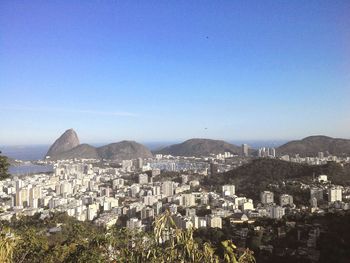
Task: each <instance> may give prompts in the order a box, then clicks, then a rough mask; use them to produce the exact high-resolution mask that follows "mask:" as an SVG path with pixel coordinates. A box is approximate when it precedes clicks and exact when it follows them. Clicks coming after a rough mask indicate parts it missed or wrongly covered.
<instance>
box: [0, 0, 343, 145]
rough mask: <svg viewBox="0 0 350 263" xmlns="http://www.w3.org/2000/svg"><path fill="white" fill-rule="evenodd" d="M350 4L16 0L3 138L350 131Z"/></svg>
mask: <svg viewBox="0 0 350 263" xmlns="http://www.w3.org/2000/svg"><path fill="white" fill-rule="evenodd" d="M349 14H350V2H349V1H336V2H335V1H307V2H305V3H303V4H300V3H298V2H297V1H296V2H282V1H280V2H278V1H264V2H263V3H262V2H261V1H249V3H247V2H245V1H236V2H232V1H222V2H220V3H218V2H215V3H213V2H209V1H203V2H201V4H200V5H199V4H198V3H197V2H194V1H176V2H175V1H173V2H168V1H167V2H159V1H147V3H146V2H139V3H136V2H128V1H125V2H122V1H104V2H100V1H91V2H88V3H87V2H83V1H75V2H72V1H50V2H43V1H31V3H30V4H25V3H24V2H21V1H2V2H1V3H0V36H1V37H0V94H1V104H0V119H1V127H2V128H1V129H0V145H21V144H24V145H29V144H51V143H52V142H53V141H54V140H55V139H57V137H58V136H59V135H60V134H62V133H63V132H64V131H65V130H66V129H68V128H74V129H75V130H76V131H77V133H78V135H79V138H80V141H81V142H84V143H85V142H86V143H91V142H116V141H120V140H135V141H140V142H146V141H149V142H151V141H182V140H185V139H189V138H194V137H195V138H211V139H224V140H227V141H244V140H290V139H301V138H303V137H307V136H310V135H327V136H332V137H341V138H350V114H349V112H350V103H349V101H350V86H349V85H350V84H349V83H350V74H349V73H350V71H349V69H350V49H349V46H350V27H349V25H350V16H349Z"/></svg>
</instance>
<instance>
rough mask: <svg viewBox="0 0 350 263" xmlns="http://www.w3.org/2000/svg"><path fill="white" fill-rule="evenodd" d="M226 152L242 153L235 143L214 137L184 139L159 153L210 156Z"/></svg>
mask: <svg viewBox="0 0 350 263" xmlns="http://www.w3.org/2000/svg"><path fill="white" fill-rule="evenodd" d="M224 152H231V153H233V154H240V152H241V147H239V146H236V145H234V144H231V143H228V142H225V141H222V140H212V139H200V138H194V139H189V140H187V141H184V142H182V143H178V144H173V145H170V146H167V147H165V148H163V149H161V150H159V151H157V153H160V154H170V155H174V156H197V157H199V156H208V155H209V154H211V153H213V154H219V153H224Z"/></svg>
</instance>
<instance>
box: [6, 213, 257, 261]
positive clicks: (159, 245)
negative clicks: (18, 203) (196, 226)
mask: <svg viewBox="0 0 350 263" xmlns="http://www.w3.org/2000/svg"><path fill="white" fill-rule="evenodd" d="M57 224H59V225H60V228H61V229H60V231H58V232H55V233H50V231H49V229H52V227H55V226H57ZM217 251H218V248H217V247H213V246H212V245H211V244H210V243H209V242H206V243H204V244H200V243H198V242H196V240H195V239H194V238H193V230H192V229H189V230H181V229H178V228H177V227H176V225H175V223H174V221H173V219H172V217H171V215H170V212H169V211H166V212H165V213H163V214H162V215H160V216H159V217H158V218H156V220H155V222H154V226H153V232H150V233H148V232H143V231H131V230H128V229H125V228H117V227H113V228H111V229H110V230H105V229H102V228H99V227H97V226H95V225H93V224H91V223H90V222H79V221H77V220H76V219H74V218H72V217H69V216H67V215H66V214H64V213H55V214H51V215H50V217H48V218H41V217H40V215H39V214H37V215H35V216H33V217H23V218H21V219H20V220H16V219H13V220H12V221H11V223H8V222H1V237H0V262H6V263H7V262H9V263H10V262H140V263H141V262H154V263H158V262H159V263H163V262H179V263H180V262H181V263H185V262H193V263H194V262H204V263H206V262H207V263H209V262H238V263H245V262H247V263H250V262H255V259H254V256H253V252H252V251H250V250H246V251H242V252H239V251H238V250H237V248H236V246H235V245H234V244H233V242H232V241H231V240H227V241H223V242H222V243H221V247H220V251H223V252H224V253H223V254H222V253H218V252H217Z"/></svg>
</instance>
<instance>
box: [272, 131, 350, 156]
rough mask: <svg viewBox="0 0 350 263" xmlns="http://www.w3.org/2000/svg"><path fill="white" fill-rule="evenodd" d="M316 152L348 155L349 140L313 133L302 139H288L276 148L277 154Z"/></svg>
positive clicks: (349, 152) (302, 154) (304, 154)
mask: <svg viewBox="0 0 350 263" xmlns="http://www.w3.org/2000/svg"><path fill="white" fill-rule="evenodd" d="M318 152H324V153H329V154H332V155H343V154H345V155H350V140H349V139H341V138H332V137H328V136H324V135H315V136H309V137H306V138H304V139H302V140H295V141H290V142H288V143H286V144H283V145H282V146H280V147H278V148H277V154H278V155H284V154H289V155H295V154H300V155H301V156H315V155H317V153H318Z"/></svg>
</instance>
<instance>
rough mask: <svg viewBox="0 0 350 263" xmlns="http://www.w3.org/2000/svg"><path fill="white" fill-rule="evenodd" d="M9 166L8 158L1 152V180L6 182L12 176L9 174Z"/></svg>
mask: <svg viewBox="0 0 350 263" xmlns="http://www.w3.org/2000/svg"><path fill="white" fill-rule="evenodd" d="M9 166H10V164H9V162H8V158H7V157H6V156H2V155H1V151H0V180H4V179H6V178H8V177H9V176H10V175H9V173H8V168H9Z"/></svg>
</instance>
